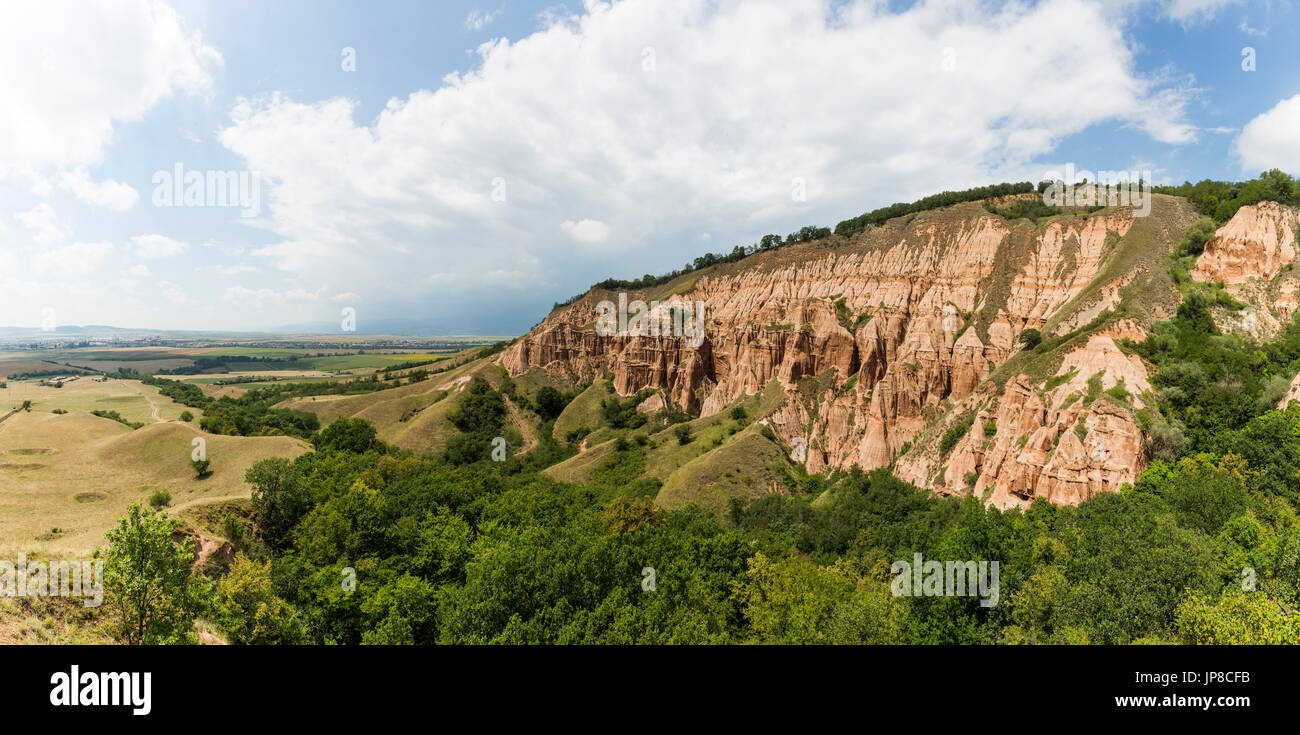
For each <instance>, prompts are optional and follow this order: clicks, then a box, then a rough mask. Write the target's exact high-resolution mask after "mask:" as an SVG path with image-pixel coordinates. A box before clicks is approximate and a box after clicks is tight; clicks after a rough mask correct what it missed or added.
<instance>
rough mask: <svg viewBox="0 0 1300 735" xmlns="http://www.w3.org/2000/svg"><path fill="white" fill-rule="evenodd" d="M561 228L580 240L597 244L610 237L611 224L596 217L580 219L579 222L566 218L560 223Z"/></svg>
mask: <svg viewBox="0 0 1300 735" xmlns="http://www.w3.org/2000/svg"><path fill="white" fill-rule="evenodd" d="M560 229H562V230H564V232H565V234H567V235H568V236H569V237H571V238H573V239H574V240H577V241H578V242H585V243H589V244H595V243H602V242H605V240H607V239H608V238H609V226H608V225H606V224H605V223H604V222H601V221H599V220H594V219H584V220H578V221H577V222H574V221H573V220H565V221H564V222H561V223H560Z"/></svg>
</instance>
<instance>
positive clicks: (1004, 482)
mask: <svg viewBox="0 0 1300 735" xmlns="http://www.w3.org/2000/svg"><path fill="white" fill-rule="evenodd" d="M1176 214H1177V216H1178V217H1179V218H1181V219H1179V220H1178V221H1179V223H1180V224H1179V225H1178V226H1179V227H1180V228H1181V227H1185V226H1186V224H1187V223H1188V222H1190V221H1192V218H1191V217H1190V216H1188V213H1187V211H1185V210H1184V209H1179V210H1178V211H1177V212H1176ZM1183 220H1186V221H1183ZM1134 225H1135V220H1134V218H1133V216H1132V214H1131V212H1130V211H1129V210H1127V209H1124V208H1116V209H1110V210H1106V212H1104V213H1100V214H1097V215H1093V216H1088V217H1063V218H1055V219H1053V220H1051V221H1049V222H1045V223H1043V224H1040V225H1037V226H1035V225H1034V224H1032V223H1031V222H1029V221H1028V220H1019V221H1017V222H1008V221H1007V220H1005V219H1003V218H1001V217H997V216H994V215H991V214H989V213H988V212H986V211H985V210H984V209H983V207H982V206H980V205H978V204H970V205H958V206H956V207H951V208H948V209H945V210H938V211H936V212H927V213H922V214H919V215H916V216H914V217H909V218H901V219H899V220H894V221H891V222H890V223H887V224H886V225H885V226H882V227H878V228H871V229H870V230H869V231H868V232H866V233H863V234H860V235H857V236H855V237H854V238H853V239H851V240H845V239H843V238H838V237H835V238H830V239H829V240H828V241H818V242H813V243H805V244H801V245H796V246H789V247H786V248H782V249H780V250H777V251H773V252H770V253H760V254H757V255H754V256H751V257H750V258H747V259H745V260H743V261H741V262H740V263H734V264H727V265H725V266H720V267H714V268H710V269H708V270H706V271H703V272H701V273H700V274H698V277H696V278H694V280H693V281H692V280H691V279H690V278H688V277H683V278H682V279H679V280H678V281H676V282H673V283H670V284H667V285H666V286H664V287H661V289H660V290H659V292H658V294H656V293H655V290H654V289H651V290H650V291H648V292H644V293H640V292H639V293H637V294H635V295H631V296H629V298H641V299H644V300H646V301H650V300H651V299H656V298H657V299H658V300H659V301H661V302H663V304H661V307H660V308H665V305H667V306H674V305H676V306H686V305H688V304H703V306H704V310H705V315H704V339H703V341H702V342H699V343H698V344H695V345H692V344H691V343H690V341H689V340H687V339H683V338H680V337H674V336H648V335H645V336H638V335H635V334H601V333H598V331H597V329H596V328H595V325H596V322H597V319H598V317H599V313H600V311H599V307H598V302H600V301H601V300H605V299H608V300H611V301H614V300H617V298H618V295H617V294H614V293H609V292H595V291H593V292H592V293H590V294H588V295H587V296H585V297H584V298H582V299H580V300H578V301H577V302H575V303H572V304H570V305H568V306H565V307H561V308H559V309H557V310H555V311H554V312H553V313H552V314H550V315H549V316H548V317H547V318H546V319H545V320H544V321H543V322H542V323H541V324H539V325H538V326H537V327H535V328H534V329H533V330H532V331H531V332H530V333H529V334H527V335H525V336H524V337H522V338H521V339H519V340H518V341H517V342H516V343H515V344H513V345H512V346H511V347H509V348H508V349H507V350H506V351H505V352H503V353H502V354H501V356H500V357H499V358H498V359H499V362H500V364H501V365H503V366H504V367H505V368H506V369H507V371H508V372H509V373H510V374H511V375H518V374H520V373H523V372H525V371H527V370H529V369H532V368H542V369H544V370H546V371H548V372H551V373H553V374H555V375H558V376H562V377H564V378H567V379H570V380H574V381H581V380H589V379H593V378H597V377H601V376H605V375H609V376H612V379H613V384H614V387H615V389H616V391H617V392H618V393H619V394H620V395H624V396H627V395H631V394H634V393H636V392H637V391H638V390H640V389H642V388H646V387H652V388H658V389H662V390H663V391H664V394H665V396H666V397H667V399H668V400H669V401H671V402H673V403H674V404H676V405H678V406H680V407H682V408H686V409H691V410H698V411H699V412H700V413H701V414H702V415H706V416H707V415H711V414H714V413H717V412H719V411H721V410H723V408H724V407H726V406H727V405H729V404H730V403H731V402H733V401H735V400H736V399H738V398H741V397H743V396H748V395H752V394H755V393H757V392H759V391H761V390H762V389H763V387H764V386H765V385H767V384H768V383H769V382H770V381H777V382H778V383H779V384H780V385H781V386H782V387H783V388H784V389H785V390H786V393H787V399H786V400H785V401H784V402H783V403H782V404H781V405H780V406H779V407H778V408H777V409H776V410H775V411H774V412H773V413H772V414H771V415H770V416H769V417H768V419H769V421H768V423H769V425H770V426H771V427H772V429H773V430H774V431H775V432H776V434H777V435H778V436H779V438H780V439H781V440H782V441H784V442H785V443H786V444H790V443H791V442H792V440H794V439H796V438H803V439H804V440H805V441H807V445H808V458H807V463H806V467H807V469H808V471H810V472H820V471H825V470H827V469H845V468H849V467H852V466H854V465H857V466H861V467H864V468H868V469H870V468H875V467H883V466H890V465H891V464H894V463H895V461H896V460H897V461H898V464H897V467H896V471H897V472H898V473H899V474H900V476H902V477H904V479H907V480H909V481H912V482H915V483H916V484H918V485H920V486H923V487H935V488H937V489H939V490H941V491H943V492H975V493H983V492H984V491H985V490H986V489H987V490H989V498H988V499H989V502H992V503H995V504H998V505H1001V506H1007V505H1016V504H1021V503H1023V502H1025V501H1026V500H1027V499H1029V498H1032V497H1046V498H1048V499H1049V500H1053V501H1055V502H1063V503H1075V502H1079V501H1080V500H1082V499H1083V498H1086V497H1088V496H1089V495H1091V494H1092V493H1095V492H1100V491H1106V490H1116V489H1118V487H1119V484H1120V483H1122V482H1126V481H1131V480H1132V479H1134V478H1135V477H1136V473H1137V471H1139V470H1140V469H1141V467H1142V466H1143V464H1144V463H1145V457H1144V455H1143V450H1142V437H1141V434H1140V432H1139V431H1138V430H1137V428H1136V426H1135V424H1134V421H1133V419H1132V415H1131V412H1132V410H1133V408H1134V405H1140V402H1141V398H1140V396H1139V395H1138V394H1140V393H1141V392H1142V391H1144V390H1148V389H1149V388H1150V386H1149V385H1147V383H1146V373H1145V370H1144V368H1143V367H1142V365H1141V363H1140V361H1138V360H1137V359H1136V358H1133V357H1129V356H1126V355H1124V354H1123V353H1122V352H1120V350H1119V348H1118V347H1117V346H1116V342H1115V339H1119V338H1124V337H1128V338H1139V339H1140V338H1141V336H1142V335H1143V334H1144V333H1145V328H1144V327H1143V325H1142V324H1140V323H1137V322H1133V321H1131V320H1129V321H1127V322H1125V321H1118V322H1113V323H1112V324H1110V325H1109V327H1108V329H1109V330H1110V331H1108V332H1106V333H1104V334H1099V335H1096V336H1094V338H1093V339H1091V340H1088V341H1086V344H1083V345H1081V347H1080V349H1078V350H1077V351H1075V352H1073V353H1071V354H1069V355H1068V356H1067V357H1066V358H1065V361H1064V362H1063V363H1062V364H1061V370H1060V374H1061V375H1063V376H1064V375H1067V374H1069V373H1071V371H1073V372H1074V375H1073V376H1072V377H1070V378H1068V379H1063V382H1062V383H1061V384H1060V385H1057V386H1055V387H1054V388H1053V390H1051V391H1048V392H1046V393H1043V392H1042V391H1041V389H1040V388H1039V387H1037V386H1035V385H1033V384H1032V381H1030V380H1029V379H1028V378H1027V377H1025V376H1021V377H1018V378H1013V379H1010V380H1007V381H1006V382H1005V387H1004V389H1002V390H1000V391H999V390H998V389H997V386H996V384H993V383H992V382H991V381H990V380H989V379H990V376H991V375H992V374H993V372H994V370H996V369H997V368H998V366H999V365H1002V364H1003V363H1004V362H1006V361H1007V360H1008V359H1009V358H1010V357H1011V356H1012V355H1014V354H1015V353H1016V352H1018V351H1019V349H1020V347H1019V345H1018V344H1017V339H1018V337H1019V335H1020V333H1021V332H1022V331H1023V330H1025V329H1027V328H1035V329H1040V330H1047V331H1048V332H1049V333H1051V332H1050V330H1048V327H1049V323H1051V326H1052V328H1053V329H1055V333H1057V334H1061V333H1066V332H1069V331H1070V330H1072V329H1077V328H1079V327H1081V326H1083V325H1084V324H1087V323H1088V322H1089V321H1091V320H1092V319H1093V318H1094V317H1095V316H1096V315H1098V314H1100V313H1102V312H1103V311H1104V310H1105V309H1108V308H1113V307H1114V306H1115V304H1117V303H1118V301H1119V299H1120V298H1121V292H1122V291H1123V290H1124V289H1125V288H1127V287H1128V285H1129V284H1130V283H1132V282H1133V280H1134V278H1135V273H1133V272H1120V273H1118V274H1116V275H1113V276H1105V277H1102V276H1101V275H1100V274H1102V272H1103V266H1104V264H1105V263H1106V262H1107V259H1108V258H1109V257H1111V256H1112V255H1113V254H1114V253H1115V252H1116V249H1117V248H1118V247H1119V246H1120V243H1122V242H1123V238H1124V237H1125V235H1126V234H1127V233H1128V232H1129V230H1130V229H1131V228H1132V227H1134ZM1179 231H1181V229H1179ZM1169 247H1172V245H1169ZM1157 255H1158V256H1159V257H1164V255H1163V254H1157ZM670 294H671V295H670ZM1096 373H1101V377H1100V380H1101V385H1102V389H1103V390H1105V389H1109V388H1113V387H1115V386H1116V385H1118V384H1120V383H1121V382H1122V384H1123V386H1124V387H1125V389H1126V390H1127V391H1128V392H1129V393H1130V394H1131V395H1130V397H1129V399H1128V400H1127V401H1126V400H1123V399H1116V398H1112V397H1110V396H1103V397H1100V398H1098V397H1096V396H1093V397H1089V398H1086V399H1083V398H1079V397H1078V395H1079V394H1081V393H1086V392H1087V391H1088V390H1089V379H1090V378H1091V377H1092V376H1093V375H1094V374H1096ZM1071 394H1074V395H1076V398H1075V400H1074V401H1073V402H1068V401H1067V396H1069V395H1071ZM960 410H967V411H970V412H973V414H974V415H975V418H974V422H975V425H974V426H973V427H972V429H971V431H970V432H969V434H968V435H967V437H966V438H965V439H963V441H962V442H961V443H960V444H959V445H958V446H957V447H956V448H955V449H953V450H952V452H951V453H950V454H951V456H950V457H948V458H942V457H936V456H931V455H932V454H934V452H933V451H932V449H933V448H931V447H923V446H922V443H923V442H922V441H921V438H922V437H921V435H922V432H925V431H926V429H927V427H931V426H932V425H934V424H935V422H936V421H937V420H939V419H941V417H945V416H947V417H951V416H953V415H954V414H956V413H957V412H958V411H960ZM988 421H996V424H997V430H996V433H994V434H993V435H992V436H991V437H989V438H988V439H987V440H986V437H985V435H984V433H983V428H982V426H983V422H988ZM1076 426H1079V427H1081V428H1080V429H1078V430H1076ZM1081 432H1082V433H1081ZM931 433H933V432H926V434H927V435H929V434H931ZM1080 436H1082V438H1080ZM931 439H932V440H933V437H931ZM1090 439H1091V441H1092V442H1093V443H1094V444H1098V445H1104V449H1102V450H1095V451H1094V449H1093V448H1090V445H1089V441H1090ZM913 442H915V447H913V446H912V443H913ZM931 443H933V441H932V442H931ZM905 447H907V448H909V449H910V450H911V451H909V452H908V453H907V454H906V455H905V456H903V457H902V459H901V460H900V459H899V454H900V452H901V450H903V449H904V448H905ZM1094 455H1096V456H1094ZM940 467H945V468H946V473H942V476H937V475H939V474H941V473H939V472H938V470H939V468H940ZM968 473H974V475H975V478H976V479H975V482H974V484H973V485H968V484H967V483H966V482H965V478H966V477H967V475H968Z"/></svg>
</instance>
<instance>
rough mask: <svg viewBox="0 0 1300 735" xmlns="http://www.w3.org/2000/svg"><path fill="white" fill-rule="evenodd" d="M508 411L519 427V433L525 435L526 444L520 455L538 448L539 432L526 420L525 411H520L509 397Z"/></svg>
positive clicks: (520, 450) (507, 402) (507, 399)
mask: <svg viewBox="0 0 1300 735" xmlns="http://www.w3.org/2000/svg"><path fill="white" fill-rule="evenodd" d="M506 410H508V411H509V412H510V418H511V420H513V421H514V422H515V423H516V424H518V425H519V431H520V433H522V434H523V435H524V443H523V446H521V447H520V448H519V453H520V454H523V453H524V452H527V451H529V450H531V449H532V448H533V447H535V446H537V442H538V439H537V431H536V430H535V429H533V425H532V423H531V422H530V421H528V419H526V418H524V413H523V411H520V410H519V407H518V406H516V405H515V402H514V401H512V400H510V399H509V398H508V397H507V398H506Z"/></svg>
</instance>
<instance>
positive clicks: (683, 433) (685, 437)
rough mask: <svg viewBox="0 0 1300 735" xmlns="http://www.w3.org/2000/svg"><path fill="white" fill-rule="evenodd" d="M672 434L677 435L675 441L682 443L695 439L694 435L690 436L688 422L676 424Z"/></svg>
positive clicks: (688, 442)
mask: <svg viewBox="0 0 1300 735" xmlns="http://www.w3.org/2000/svg"><path fill="white" fill-rule="evenodd" d="M673 435H674V436H676V437H677V443H678V444H682V445H686V444H690V443H691V442H692V441H694V440H695V437H693V436H691V427H690V424H678V425H677V428H676V429H673Z"/></svg>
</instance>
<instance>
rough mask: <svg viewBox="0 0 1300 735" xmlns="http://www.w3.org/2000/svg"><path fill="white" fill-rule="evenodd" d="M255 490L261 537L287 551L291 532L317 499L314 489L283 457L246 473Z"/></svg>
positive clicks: (257, 466) (255, 511)
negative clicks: (314, 496)
mask: <svg viewBox="0 0 1300 735" xmlns="http://www.w3.org/2000/svg"><path fill="white" fill-rule="evenodd" d="M244 481H245V482H247V483H248V484H250V485H252V486H253V490H252V509H253V515H254V516H255V517H256V518H257V524H258V526H259V527H260V528H261V530H262V535H263V536H264V537H265V538H266V540H267V541H269V542H270V543H271V544H272V545H274V546H279V547H282V548H283V547H284V546H285V545H286V544H287V542H288V539H289V532H290V531H292V530H293V527H294V526H295V525H297V524H298V521H299V520H301V519H302V517H303V516H305V515H307V511H309V510H311V507H312V503H313V502H314V499H313V497H312V491H311V487H310V486H309V485H308V484H307V481H306V479H305V478H304V477H303V476H302V473H301V472H300V471H299V470H298V468H297V467H296V466H295V465H294V464H293V463H291V462H290V461H289V460H287V459H285V458H284V457H272V458H270V459H264V460H262V461H260V462H258V463H256V464H254V465H253V466H252V467H249V468H248V471H247V472H245V473H244Z"/></svg>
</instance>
